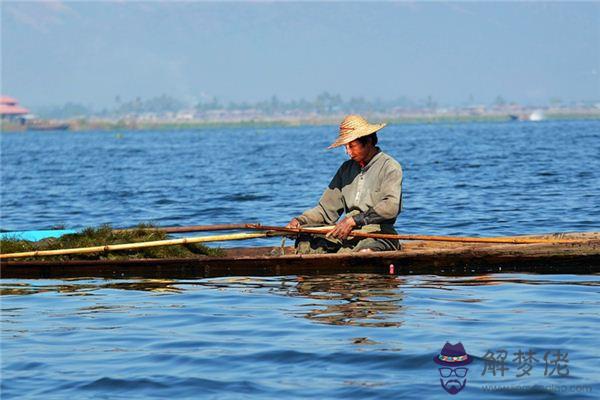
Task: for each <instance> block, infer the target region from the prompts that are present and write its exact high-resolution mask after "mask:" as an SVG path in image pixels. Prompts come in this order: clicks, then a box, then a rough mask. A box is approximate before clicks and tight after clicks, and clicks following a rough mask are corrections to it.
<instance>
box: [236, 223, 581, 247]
mask: <svg viewBox="0 0 600 400" xmlns="http://www.w3.org/2000/svg"><path fill="white" fill-rule="evenodd" d="M246 228H247V229H254V230H266V231H273V232H288V233H294V234H300V233H308V234H319V235H327V234H328V233H329V232H331V231H332V230H333V228H334V227H332V226H325V227H318V228H283V227H278V226H265V225H260V224H247V225H246ZM348 236H349V237H350V236H352V237H360V238H374V239H392V240H424V241H438V242H460V243H509V244H533V243H559V244H566V243H580V242H582V241H586V240H581V239H558V240H555V239H541V238H540V239H526V238H511V237H495V238H494V237H489V238H481V237H464V236H431V235H408V234H404V235H394V234H389V233H368V232H360V231H352V232H350V234H349V235H348Z"/></svg>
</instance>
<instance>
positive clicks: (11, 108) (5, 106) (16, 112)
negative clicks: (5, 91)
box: [0, 96, 29, 119]
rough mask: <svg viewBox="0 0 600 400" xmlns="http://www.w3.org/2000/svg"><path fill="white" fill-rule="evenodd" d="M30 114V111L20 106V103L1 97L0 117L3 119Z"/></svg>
mask: <svg viewBox="0 0 600 400" xmlns="http://www.w3.org/2000/svg"><path fill="white" fill-rule="evenodd" d="M26 114H29V110H28V109H26V108H23V107H21V106H20V105H19V102H18V101H17V100H15V99H13V98H12V97H8V96H0V117H1V118H2V119H5V118H8V119H13V118H19V117H22V116H24V115H26Z"/></svg>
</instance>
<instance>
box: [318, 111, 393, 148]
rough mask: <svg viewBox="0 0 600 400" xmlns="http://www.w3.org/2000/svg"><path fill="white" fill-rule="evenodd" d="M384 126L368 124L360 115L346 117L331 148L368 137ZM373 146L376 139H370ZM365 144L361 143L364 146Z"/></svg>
mask: <svg viewBox="0 0 600 400" xmlns="http://www.w3.org/2000/svg"><path fill="white" fill-rule="evenodd" d="M385 125H386V124H370V123H369V122H367V120H366V119H364V118H363V117H361V116H360V115H348V116H347V117H346V118H344V120H343V121H342V123H341V124H340V132H339V135H338V138H337V140H336V141H335V142H333V144H332V145H331V146H329V148H330V149H332V148H334V147H339V146H344V145H346V144H349V143H350V142H352V141H355V140H357V139H361V138H364V137H365V136H370V135H372V134H373V133H375V132H377V131H378V130H380V129H382V128H383V127H385ZM371 142H372V143H373V146H375V144H376V143H377V139H372V140H371ZM365 143H366V142H362V144H363V145H364V144H365Z"/></svg>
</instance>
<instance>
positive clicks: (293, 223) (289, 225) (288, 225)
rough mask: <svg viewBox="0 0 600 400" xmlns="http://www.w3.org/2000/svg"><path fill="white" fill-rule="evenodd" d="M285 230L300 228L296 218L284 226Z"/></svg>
mask: <svg viewBox="0 0 600 400" xmlns="http://www.w3.org/2000/svg"><path fill="white" fill-rule="evenodd" d="M285 227H286V228H293V229H296V228H300V221H298V220H297V219H296V218H292V220H291V221H290V222H289V223H288V224H287V225H286V226H285Z"/></svg>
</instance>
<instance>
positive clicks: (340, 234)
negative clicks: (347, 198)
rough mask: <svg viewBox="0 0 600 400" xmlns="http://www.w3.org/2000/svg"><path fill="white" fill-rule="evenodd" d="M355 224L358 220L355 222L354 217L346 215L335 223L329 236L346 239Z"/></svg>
mask: <svg viewBox="0 0 600 400" xmlns="http://www.w3.org/2000/svg"><path fill="white" fill-rule="evenodd" d="M355 226H356V222H354V218H352V217H346V218H344V219H343V220H341V221H340V222H338V223H337V224H336V225H335V228H333V230H332V231H331V232H329V233H328V234H327V237H334V238H338V239H342V240H343V239H346V238H347V237H348V234H349V233H350V232H352V228H354V227H355Z"/></svg>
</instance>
